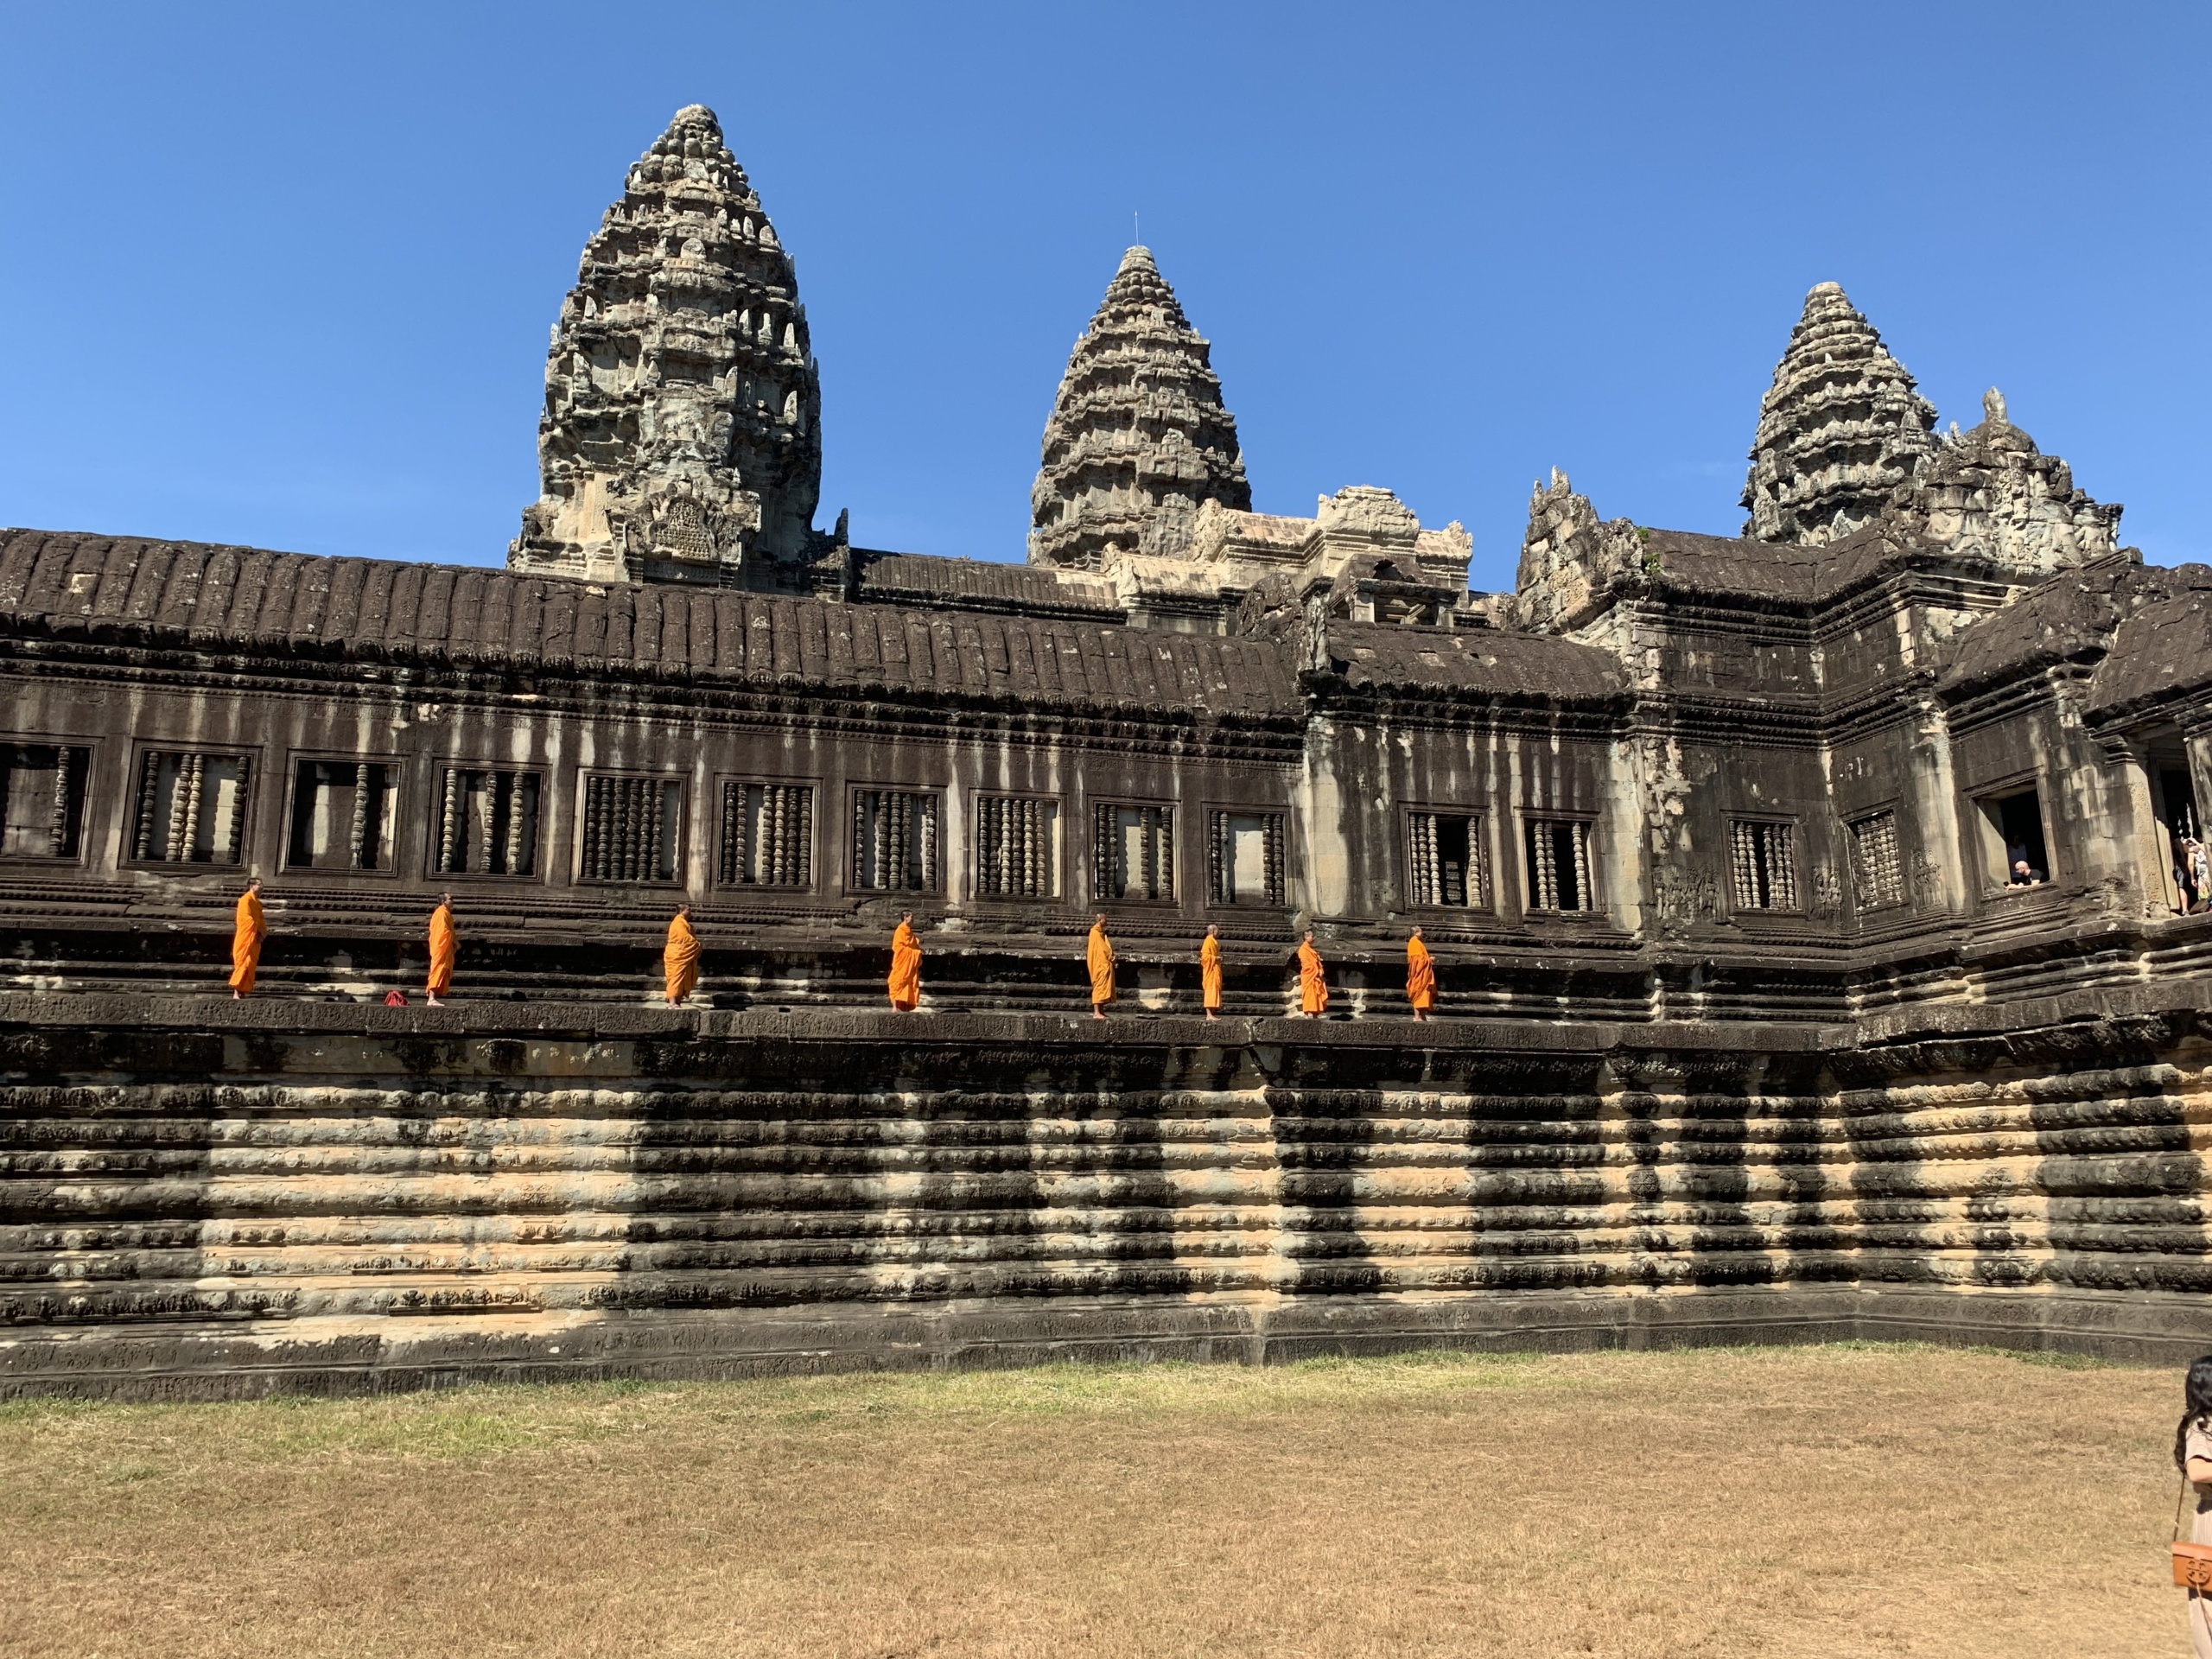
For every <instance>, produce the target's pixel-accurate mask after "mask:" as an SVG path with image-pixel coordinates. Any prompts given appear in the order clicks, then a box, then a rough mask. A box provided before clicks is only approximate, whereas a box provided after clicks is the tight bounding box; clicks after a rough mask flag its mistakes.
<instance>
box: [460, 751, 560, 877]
mask: <svg viewBox="0 0 2212 1659" xmlns="http://www.w3.org/2000/svg"><path fill="white" fill-rule="evenodd" d="M540 794H541V791H540V789H539V785H538V778H537V773H536V772H505V771H501V770H499V769H498V768H496V767H489V766H448V767H447V768H446V769H445V776H444V778H443V779H442V783H441V787H440V788H439V791H438V818H437V824H438V855H437V857H436V859H435V864H436V867H437V873H438V874H440V875H535V874H537V810H538V800H539V798H540Z"/></svg>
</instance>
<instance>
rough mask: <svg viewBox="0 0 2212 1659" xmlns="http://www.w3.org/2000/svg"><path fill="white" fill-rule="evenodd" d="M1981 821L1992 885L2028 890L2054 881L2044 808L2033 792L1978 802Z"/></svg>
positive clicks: (2015, 792)
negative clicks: (2045, 837)
mask: <svg viewBox="0 0 2212 1659" xmlns="http://www.w3.org/2000/svg"><path fill="white" fill-rule="evenodd" d="M1974 806H1975V807H1976V809H1977V810H1978V814H1979V816H1980V820H1981V844H1982V856H1983V859H1984V861H1985V864H1986V869H1987V874H1988V878H1989V880H1990V881H1991V884H1992V885H1993V886H1995V887H2005V888H2011V889H2024V888H2028V887H2042V886H2044V884H2045V883H2046V882H2048V881H2049V880H2050V874H2051V871H2050V848H2049V845H2048V843H2047V842H2045V841H2044V831H2043V805H2042V801H2041V798H2040V797H2039V796H2038V795H2037V792H2036V791H2035V790H2034V789H2033V788H2032V787H2030V788H2025V789H2019V788H2014V789H2008V790H2004V791H1999V792H1998V793H1995V794H1991V795H1985V796H1982V797H1980V798H1978V799H1977V800H1976V801H1975V802H1974Z"/></svg>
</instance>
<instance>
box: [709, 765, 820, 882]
mask: <svg viewBox="0 0 2212 1659" xmlns="http://www.w3.org/2000/svg"><path fill="white" fill-rule="evenodd" d="M717 874H719V876H720V878H721V881H722V882H723V884H724V885H725V886H730V887H738V886H745V887H810V886H812V885H813V882H814V790H813V788H812V786H811V785H806V784H748V783H742V782H737V781H732V782H729V783H726V784H724V785H722V850H721V868H720V869H719V871H718V872H717Z"/></svg>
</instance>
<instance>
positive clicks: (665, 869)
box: [578, 776, 683, 881]
mask: <svg viewBox="0 0 2212 1659" xmlns="http://www.w3.org/2000/svg"><path fill="white" fill-rule="evenodd" d="M682 850H683V785H682V784H681V783H680V782H678V781H677V780H676V779H672V778H608V777H603V776H595V777H590V778H587V779H585V780H584V834H583V854H582V860H581V861H580V865H579V869H578V874H579V875H580V877H581V878H582V880H586V881H673V880H676V875H677V860H678V858H679V857H680V856H681V854H682Z"/></svg>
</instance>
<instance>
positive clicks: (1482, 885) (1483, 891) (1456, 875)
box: [1406, 812, 1490, 910]
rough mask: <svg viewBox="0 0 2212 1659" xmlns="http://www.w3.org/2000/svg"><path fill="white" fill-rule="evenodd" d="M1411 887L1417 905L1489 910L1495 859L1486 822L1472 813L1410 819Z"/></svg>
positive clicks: (1413, 814) (1408, 864)
mask: <svg viewBox="0 0 2212 1659" xmlns="http://www.w3.org/2000/svg"><path fill="white" fill-rule="evenodd" d="M1406 888H1407V892H1408V896H1409V897H1410V899H1411V900H1412V902H1413V903H1414V904H1416V905H1434V906H1441V907H1445V908H1448V909H1454V910H1482V909H1484V908H1486V907H1487V906H1489V904H1490V860H1489V858H1488V857H1487V856H1486V852H1485V849H1484V846H1483V821H1482V819H1481V817H1478V815H1476V814H1473V813H1469V812H1408V814H1406Z"/></svg>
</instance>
